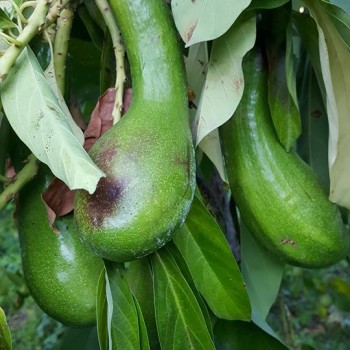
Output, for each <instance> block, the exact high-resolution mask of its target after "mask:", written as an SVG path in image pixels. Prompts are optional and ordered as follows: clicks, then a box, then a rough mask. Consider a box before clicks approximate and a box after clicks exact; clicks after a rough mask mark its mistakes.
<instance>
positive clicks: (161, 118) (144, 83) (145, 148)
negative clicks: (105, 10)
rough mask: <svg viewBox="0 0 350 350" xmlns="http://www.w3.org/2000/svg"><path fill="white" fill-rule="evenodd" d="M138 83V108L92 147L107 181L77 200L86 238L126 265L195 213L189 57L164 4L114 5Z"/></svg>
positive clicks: (135, 98)
mask: <svg viewBox="0 0 350 350" xmlns="http://www.w3.org/2000/svg"><path fill="white" fill-rule="evenodd" d="M110 5H111V8H112V10H113V13H114V15H115V18H116V20H117V23H118V27H119V29H120V31H121V33H122V37H123V41H124V44H125V47H126V52H127V57H128V61H129V63H130V67H131V77H132V88H133V90H132V91H133V92H132V104H131V107H130V109H129V110H128V111H127V113H126V114H125V115H124V117H123V118H122V119H121V121H120V122H118V123H117V124H116V125H114V126H113V127H112V128H111V129H110V130H109V131H108V132H107V133H105V134H104V135H103V136H102V137H101V138H100V139H99V140H98V141H97V142H96V144H95V145H94V146H93V147H92V149H91V151H90V156H91V158H92V159H93V160H94V162H95V163H96V164H97V165H98V166H99V167H100V168H101V169H102V170H103V171H104V172H105V173H106V174H107V176H106V177H105V178H103V179H101V180H100V182H99V184H98V186H97V189H96V191H95V192H94V193H93V194H92V195H89V194H88V193H87V192H86V191H82V190H79V191H77V193H76V196H75V219H76V222H77V225H78V227H79V232H80V236H81V238H82V239H83V241H84V242H86V243H87V244H88V245H89V246H90V247H91V248H92V249H93V250H94V252H95V253H96V254H98V255H100V256H101V257H103V258H105V259H109V260H112V261H117V262H123V261H131V260H134V259H136V258H139V257H142V256H144V255H147V254H149V253H151V252H153V251H155V250H156V249H158V248H160V247H161V246H163V245H164V244H165V243H166V242H168V241H169V240H170V239H171V237H172V234H173V232H174V230H175V229H176V228H177V227H178V226H179V225H181V224H182V223H183V221H184V220H185V217H186V215H187V213H188V211H189V208H190V205H191V202H192V199H193V194H194V185H195V161H194V148H193V143H192V136H191V132H190V127H189V116H188V107H187V88H186V80H185V71H184V66H183V58H182V56H181V53H180V51H179V46H178V42H177V38H176V34H175V30H174V26H173V22H172V19H171V16H170V13H169V9H168V8H167V6H166V4H165V3H164V1H163V0H148V1H141V0H136V1H127V0H121V1H116V0H111V1H110Z"/></svg>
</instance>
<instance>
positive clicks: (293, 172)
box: [18, 0, 349, 326]
mask: <svg viewBox="0 0 350 350" xmlns="http://www.w3.org/2000/svg"><path fill="white" fill-rule="evenodd" d="M110 6H111V8H112V10H113V13H114V15H115V18H116V20H117V23H118V27H119V29H120V31H121V33H122V36H123V41H124V45H125V47H126V52H127V58H128V61H129V64H130V67H131V78H132V86H133V101H132V105H131V107H130V109H129V110H128V111H127V113H126V114H125V115H124V116H123V118H122V119H121V121H120V122H118V123H117V124H116V125H114V126H113V127H112V128H111V129H110V130H109V131H108V132H106V133H105V134H104V135H102V136H101V138H100V139H98V141H97V142H96V144H95V145H94V146H93V148H92V149H91V150H90V152H89V154H90V156H91V158H92V159H93V161H94V162H95V163H96V164H97V166H98V167H99V168H100V169H101V170H102V171H104V173H105V174H106V177H104V178H102V179H101V180H100V182H99V184H98V186H97V189H96V191H95V192H94V193H93V194H89V193H88V192H86V191H84V190H78V191H76V194H75V204H74V214H72V213H71V214H68V215H66V216H64V217H61V218H58V219H57V220H56V223H55V225H56V226H57V228H58V230H59V232H58V233H57V232H54V231H53V230H52V228H51V226H50V225H49V223H48V220H47V214H46V209H45V205H44V203H43V201H42V198H41V194H42V193H43V191H44V190H45V189H46V188H47V187H48V185H49V183H50V181H51V179H52V174H51V172H50V170H49V169H48V168H47V167H46V166H44V165H41V167H40V171H39V174H38V176H37V178H36V179H34V180H33V181H32V182H30V183H29V184H28V185H27V186H26V187H25V188H24V189H23V190H22V191H21V193H20V195H19V200H18V227H19V237H20V244H21V252H22V261H23V269H24V274H25V277H26V280H27V284H28V287H29V289H30V291H31V293H32V295H33V297H34V299H35V300H36V301H37V303H38V304H39V306H40V307H41V308H42V309H43V310H44V311H45V312H46V313H47V314H49V315H50V316H52V317H53V318H55V319H57V320H59V321H60V322H62V323H64V324H67V325H70V326H88V325H91V324H94V323H95V322H96V305H95V304H96V293H97V290H96V288H97V284H98V279H99V276H100V274H101V272H102V271H103V266H104V263H103V259H106V260H110V261H114V262H118V263H123V262H128V261H132V260H135V259H137V258H140V257H143V256H145V255H148V254H150V253H152V252H154V251H155V250H157V249H159V248H160V247H162V246H163V245H164V244H166V243H167V242H169V241H170V240H171V238H172V236H173V234H174V232H176V229H177V228H178V227H179V226H180V225H181V224H182V223H183V222H184V221H185V218H186V215H187V213H188V211H189V209H190V206H191V203H192V200H193V196H194V190H195V183H196V181H195V173H196V164H195V152H194V146H193V141H192V135H191V131H190V124H189V114H188V101H187V85H186V75H185V70H184V63H183V58H182V54H181V51H180V49H179V47H180V46H179V42H178V38H177V35H176V31H175V29H174V24H173V21H172V18H171V15H170V13H169V10H168V8H167V6H166V5H165V3H164V2H163V1H160V0H148V1H142V2H140V1H126V0H122V1H116V0H112V1H111V2H110ZM155 48H156V49H155ZM243 65H244V66H243V68H244V76H245V90H244V95H243V98H242V100H241V102H240V104H239V106H238V109H237V110H236V112H235V114H234V116H233V118H231V119H230V121H229V122H228V123H226V124H225V125H224V126H223V127H222V128H221V129H220V133H221V138H222V141H223V150H224V157H225V162H226V167H227V172H228V175H229V181H230V187H231V191H232V195H233V198H234V200H235V203H236V205H237V207H238V209H239V212H240V217H241V219H242V220H243V221H244V222H245V224H246V225H247V227H248V228H249V230H250V231H251V232H252V234H253V235H254V237H255V238H256V240H257V241H258V242H260V243H261V244H262V246H264V247H265V248H266V249H267V250H269V251H270V252H271V253H272V254H274V255H276V256H278V257H279V258H280V259H281V260H283V261H285V262H287V263H290V264H295V265H300V266H305V267H323V266H328V265H330V264H334V263H336V262H337V261H339V260H340V259H342V258H343V257H344V256H345V255H346V254H347V253H348V250H349V235H348V234H347V232H345V229H344V226H343V223H342V220H341V217H340V214H339V211H338V209H337V207H336V206H335V205H334V204H332V203H330V202H329V200H328V198H327V196H326V194H325V193H324V191H323V189H322V186H321V185H320V183H319V182H318V180H317V178H316V177H315V175H314V173H313V171H312V170H311V169H310V168H309V167H308V166H307V165H306V164H305V163H303V162H302V161H301V160H300V158H299V157H298V156H297V155H296V154H295V153H293V151H291V152H286V151H285V149H284V148H283V146H282V145H281V144H280V143H279V141H278V139H277V136H276V133H275V131H274V128H273V125H272V123H271V118H270V115H269V109H268V105H267V95H266V94H267V92H266V91H267V88H266V86H267V82H266V79H267V78H266V77H267V68H266V63H264V59H263V58H262V55H261V52H260V51H259V50H258V49H253V50H251V51H250V52H249V53H248V54H247V55H246V57H245V59H244V63H243Z"/></svg>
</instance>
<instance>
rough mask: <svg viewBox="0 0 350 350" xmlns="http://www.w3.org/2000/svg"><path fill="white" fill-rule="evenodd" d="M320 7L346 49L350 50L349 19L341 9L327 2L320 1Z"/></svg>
mask: <svg viewBox="0 0 350 350" xmlns="http://www.w3.org/2000/svg"><path fill="white" fill-rule="evenodd" d="M320 5H321V6H322V8H323V10H324V11H325V13H327V15H328V16H329V19H330V20H331V21H332V23H333V25H334V27H335V28H336V30H337V31H338V33H339V34H340V36H341V37H342V39H343V40H344V42H345V44H346V45H347V47H348V48H350V17H349V14H347V13H346V12H345V11H344V10H343V9H341V8H339V7H338V6H336V5H333V4H331V3H329V2H327V1H324V0H321V1H320Z"/></svg>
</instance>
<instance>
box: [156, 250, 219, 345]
mask: <svg viewBox="0 0 350 350" xmlns="http://www.w3.org/2000/svg"><path fill="white" fill-rule="evenodd" d="M151 262H152V267H153V273H154V280H153V283H154V292H155V308H156V320H157V327H158V334H159V340H160V344H161V347H162V348H163V349H173V350H178V349H179V350H183V349H186V350H187V349H188V350H190V349H193V350H200V349H203V350H210V349H214V344H213V342H212V340H211V337H210V335H209V332H208V330H207V326H206V324H205V320H204V317H203V314H202V312H201V309H200V307H199V305H198V303H197V300H196V298H195V296H194V295H193V293H192V290H191V288H190V286H189V285H188V284H187V282H186V280H185V279H184V277H183V275H182V274H181V272H180V270H179V268H178V267H177V265H176V263H175V261H174V259H173V258H172V257H171V255H170V254H169V253H168V252H167V249H166V247H165V248H163V249H161V250H159V251H157V252H155V253H154V254H152V256H151Z"/></svg>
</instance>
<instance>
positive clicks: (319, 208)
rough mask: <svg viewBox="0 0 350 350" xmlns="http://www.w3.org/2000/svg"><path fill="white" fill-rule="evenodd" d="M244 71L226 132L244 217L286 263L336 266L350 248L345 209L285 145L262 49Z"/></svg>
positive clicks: (229, 167)
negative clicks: (273, 117)
mask: <svg viewBox="0 0 350 350" xmlns="http://www.w3.org/2000/svg"><path fill="white" fill-rule="evenodd" d="M243 71H244V76H245V90H244V94H243V97H242V100H241V102H240V104H239V106H238V108H237V110H236V112H235V114H234V116H233V117H232V118H231V119H230V121H229V122H227V123H226V124H225V125H224V126H223V127H222V128H221V130H220V132H221V137H222V141H223V149H224V157H225V161H226V166H227V172H228V178H229V183H230V187H231V190H232V194H233V197H234V200H235V202H236V204H237V207H238V209H239V212H240V215H241V218H242V219H243V222H244V223H245V224H246V226H247V227H248V229H249V230H250V231H251V233H252V234H253V236H254V237H255V239H256V240H257V241H258V242H260V243H261V245H263V246H264V247H265V248H266V249H268V250H269V251H270V252H271V253H273V254H275V255H277V256H278V257H279V258H281V259H282V260H283V261H285V262H287V263H290V264H293V265H299V266H303V267H310V268H316V267H325V266H329V265H332V264H334V263H336V262H338V261H339V260H341V259H342V258H344V257H345V256H346V254H347V253H348V252H349V234H348V233H347V232H345V229H344V226H343V223H342V220H341V217H340V213H339V210H338V209H337V207H336V205H334V204H333V203H331V202H330V201H329V200H328V198H327V196H326V194H325V193H324V191H323V189H322V186H321V184H320V182H319V180H318V179H317V177H316V175H315V174H314V172H313V171H312V170H311V168H310V167H309V166H308V165H307V164H305V163H304V162H303V161H302V160H301V159H300V158H299V157H298V156H297V155H296V154H295V153H294V152H292V151H291V152H286V151H285V150H284V148H283V146H282V145H281V144H280V143H279V141H278V139H277V136H276V132H275V130H274V128H273V126H272V122H271V118H270V111H269V107H268V102H267V101H268V99H267V69H266V66H265V63H264V59H263V57H262V55H261V53H260V52H259V51H258V50H256V51H255V50H254V49H253V50H252V51H251V52H249V53H248V54H247V56H246V57H245V59H244V62H243Z"/></svg>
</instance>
